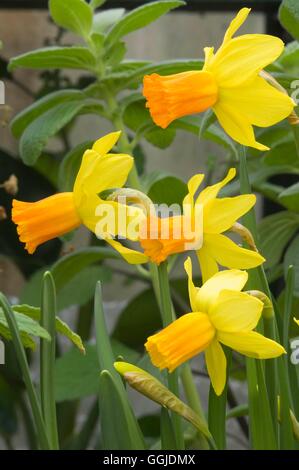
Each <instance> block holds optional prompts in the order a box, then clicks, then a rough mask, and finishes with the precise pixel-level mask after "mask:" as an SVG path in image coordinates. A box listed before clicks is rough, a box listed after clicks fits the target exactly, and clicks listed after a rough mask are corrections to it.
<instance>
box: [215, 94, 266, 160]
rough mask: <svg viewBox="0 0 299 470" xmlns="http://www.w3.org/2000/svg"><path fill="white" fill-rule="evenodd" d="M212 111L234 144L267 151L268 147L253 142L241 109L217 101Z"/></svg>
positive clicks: (250, 130)
mask: <svg viewBox="0 0 299 470" xmlns="http://www.w3.org/2000/svg"><path fill="white" fill-rule="evenodd" d="M213 110H214V112H215V114H216V116H217V119H218V121H219V123H220V124H221V126H222V127H223V129H224V130H225V132H226V133H227V134H228V135H229V136H230V137H232V139H234V140H235V141H236V142H239V144H242V145H245V146H247V147H253V148H256V149H258V150H261V151H265V150H269V147H267V146H266V145H263V144H261V143H259V142H257V141H256V140H255V137H254V132H253V127H252V125H251V123H250V121H249V119H248V118H247V117H246V116H245V115H244V114H243V113H242V109H239V108H236V107H235V106H233V105H231V103H230V102H229V101H225V100H219V101H218V103H217V104H216V105H215V106H214V108H213Z"/></svg>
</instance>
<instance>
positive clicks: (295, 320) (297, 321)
mask: <svg viewBox="0 0 299 470" xmlns="http://www.w3.org/2000/svg"><path fill="white" fill-rule="evenodd" d="M294 322H295V323H296V324H297V325H298V326H299V320H297V318H295V317H294Z"/></svg>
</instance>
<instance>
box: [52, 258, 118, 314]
mask: <svg viewBox="0 0 299 470" xmlns="http://www.w3.org/2000/svg"><path fill="white" fill-rule="evenodd" d="M110 280H111V270H110V269H109V267H108V266H105V267H104V266H88V267H86V268H84V269H81V271H80V272H78V273H77V274H76V275H74V277H73V278H72V279H70V281H69V282H68V283H67V284H66V285H65V286H64V287H63V288H62V289H60V290H59V293H58V308H59V310H63V309H65V308H67V307H69V306H70V305H85V304H86V303H87V302H89V300H91V299H92V298H93V295H94V290H95V286H96V283H97V281H101V282H103V283H104V282H108V281H110Z"/></svg>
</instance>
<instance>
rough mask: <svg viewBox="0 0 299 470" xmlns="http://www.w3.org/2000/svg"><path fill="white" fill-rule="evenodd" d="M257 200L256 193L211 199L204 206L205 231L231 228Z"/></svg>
mask: <svg viewBox="0 0 299 470" xmlns="http://www.w3.org/2000/svg"><path fill="white" fill-rule="evenodd" d="M255 202H256V197H255V195H254V194H244V195H242V196H235V197H227V198H221V199H213V200H211V201H210V202H208V203H207V204H206V205H205V206H204V232H205V233H221V232H225V231H226V230H229V229H230V228H231V227H232V225H233V224H234V223H235V222H236V221H237V220H238V219H239V218H240V217H242V215H244V214H246V212H248V211H249V210H250V209H251V208H252V207H253V206H254V204H255Z"/></svg>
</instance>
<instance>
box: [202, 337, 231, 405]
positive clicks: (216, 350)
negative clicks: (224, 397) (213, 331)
mask: <svg viewBox="0 0 299 470" xmlns="http://www.w3.org/2000/svg"><path fill="white" fill-rule="evenodd" d="M205 358H206V365H207V369H208V373H209V376H210V379H211V383H212V386H213V389H214V391H215V393H216V395H218V396H219V395H221V393H222V392H223V390H224V386H225V382H226V357H225V354H224V352H223V349H222V347H221V345H220V343H219V341H217V339H213V341H212V342H211V343H210V345H209V346H208V348H207V349H206V351H205Z"/></svg>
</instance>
